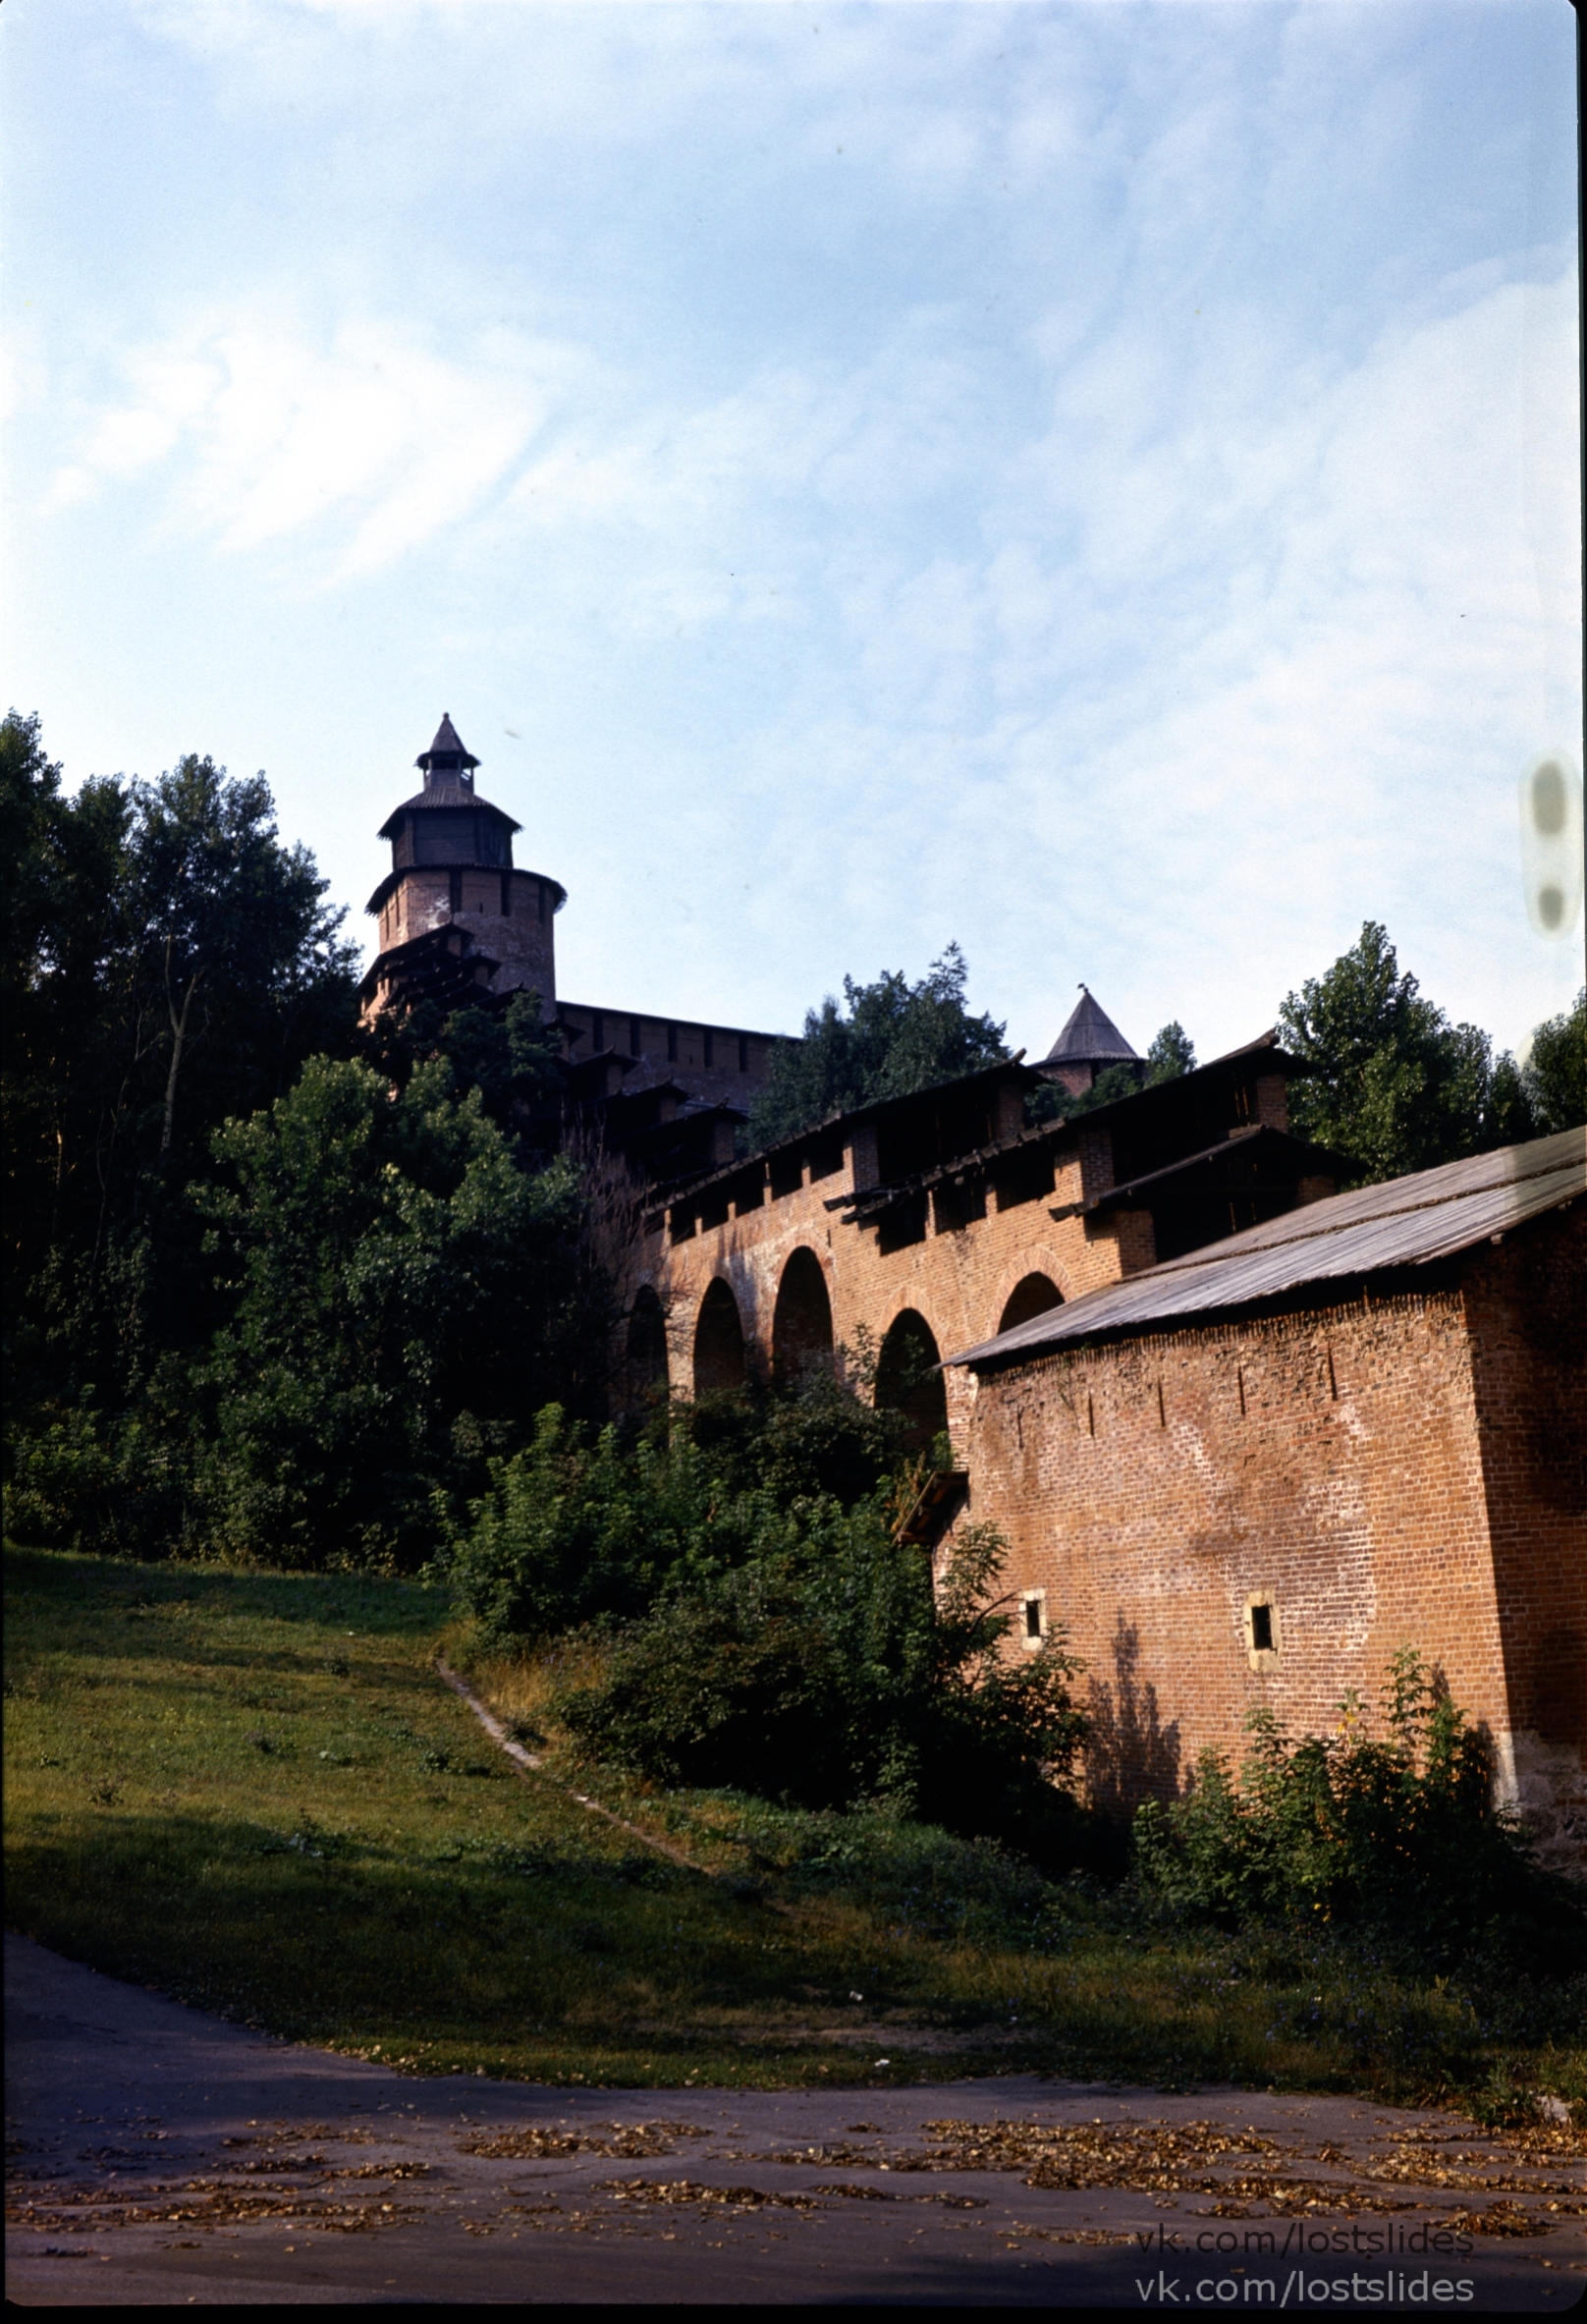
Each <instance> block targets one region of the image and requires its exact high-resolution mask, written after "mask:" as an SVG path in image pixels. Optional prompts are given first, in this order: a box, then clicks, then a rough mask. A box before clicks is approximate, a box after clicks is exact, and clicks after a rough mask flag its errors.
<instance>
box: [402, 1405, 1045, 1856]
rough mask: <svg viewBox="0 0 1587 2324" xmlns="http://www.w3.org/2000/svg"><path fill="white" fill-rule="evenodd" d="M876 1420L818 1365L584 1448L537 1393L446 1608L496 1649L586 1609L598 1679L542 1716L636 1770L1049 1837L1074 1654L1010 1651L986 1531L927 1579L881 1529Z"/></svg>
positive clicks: (885, 1513) (888, 1435)
mask: <svg viewBox="0 0 1587 2324" xmlns="http://www.w3.org/2000/svg"><path fill="white" fill-rule="evenodd" d="M894 1428H895V1424H894V1422H893V1421H892V1420H891V1419H890V1418H889V1417H888V1416H887V1415H886V1414H879V1413H876V1412H874V1411H871V1410H870V1408H868V1407H866V1406H863V1405H861V1404H860V1403H859V1402H858V1401H857V1399H855V1398H853V1397H851V1396H848V1395H847V1394H846V1393H845V1392H844V1391H842V1390H840V1389H838V1388H837V1387H835V1386H834V1385H833V1384H832V1383H830V1382H826V1383H823V1384H820V1385H818V1386H815V1387H813V1388H808V1389H805V1390H804V1391H802V1392H800V1393H797V1394H793V1393H781V1394H780V1393H777V1392H770V1391H761V1392H756V1393H750V1394H746V1395H743V1396H740V1397H737V1398H723V1399H719V1400H716V1401H714V1402H713V1403H711V1404H709V1405H705V1406H702V1407H699V1408H696V1409H694V1410H692V1411H689V1410H684V1411H680V1412H676V1413H675V1414H674V1415H672V1420H671V1426H670V1428H669V1429H667V1430H666V1431H665V1432H663V1431H662V1430H659V1429H658V1430H657V1431H655V1432H654V1433H652V1434H650V1435H648V1436H646V1437H644V1438H641V1439H640V1440H639V1441H638V1442H637V1443H627V1444H626V1443H625V1442H624V1441H623V1439H622V1437H621V1436H620V1434H619V1432H618V1431H617V1430H615V1429H608V1430H606V1431H605V1432H604V1433H603V1434H602V1435H601V1436H600V1437H599V1438H598V1440H597V1441H596V1442H595V1443H594V1444H593V1445H590V1444H588V1443H587V1442H582V1441H581V1440H580V1438H579V1436H578V1434H577V1432H576V1431H572V1430H570V1428H569V1427H568V1424H567V1422H566V1421H565V1419H564V1417H563V1415H562V1414H561V1413H560V1412H559V1411H555V1410H552V1411H548V1412H546V1413H543V1414H542V1415H541V1420H540V1423H539V1427H538V1430H537V1433H536V1437H535V1441H534V1443H533V1445H532V1446H531V1447H530V1448H529V1449H528V1450H527V1451H526V1452H524V1453H520V1454H519V1455H517V1456H515V1457H514V1458H513V1459H511V1460H507V1461H502V1462H498V1463H496V1464H495V1465H494V1466H493V1476H492V1488H491V1491H490V1492H489V1494H487V1495H486V1496H484V1497H483V1498H482V1499H481V1500H480V1501H479V1502H477V1503H476V1504H475V1505H474V1508H473V1511H472V1515H471V1522H470V1523H469V1525H468V1527H467V1528H466V1529H465V1530H463V1531H461V1532H460V1534H459V1535H458V1537H457V1538H456V1539H455V1540H454V1542H453V1543H452V1546H451V1548H450V1550H449V1552H448V1555H447V1557H446V1559H445V1561H444V1563H445V1567H446V1570H447V1572H448V1574H449V1576H450V1578H451V1580H452V1583H453V1587H454V1589H455V1591H456V1593H457V1597H458V1601H459V1605H460V1608H461V1610H462V1611H464V1612H465V1613H466V1614H468V1615H470V1616H472V1618H473V1620H474V1621H475V1623H476V1624H477V1625H478V1626H479V1633H480V1634H481V1636H482V1637H484V1638H486V1639H490V1640H496V1641H500V1640H502V1639H504V1638H507V1637H510V1636H518V1637H524V1636H530V1637H534V1636H539V1637H544V1636H548V1635H550V1634H551V1633H553V1632H556V1631H558V1630H560V1629H562V1628H564V1627H565V1626H567V1625H569V1624H571V1623H576V1622H581V1621H582V1622H589V1621H592V1620H599V1621H601V1622H603V1623H604V1625H605V1629H604V1632H603V1655H602V1675H601V1677H600V1679H599V1681H598V1682H597V1683H595V1684H584V1685H582V1686H579V1687H571V1688H565V1689H564V1691H563V1693H562V1695H561V1696H560V1698H559V1701H558V1704H557V1710H558V1714H559V1717H560V1719H561V1721H562V1723H563V1724H564V1726H565V1727H566V1729H567V1731H568V1732H569V1733H570V1734H571V1735H572V1736H573V1737H574V1738H575V1740H576V1742H577V1743H579V1744H581V1745H582V1746H583V1748H585V1749H586V1750H587V1751H589V1752H590V1753H592V1754H594V1755H597V1756H599V1757H601V1758H603V1759H605V1760H607V1761H609V1762H611V1763H613V1764H616V1765H619V1766H623V1767H626V1768H628V1769H629V1770H631V1771H632V1772H634V1773H636V1774H639V1775H642V1776H645V1777H648V1778H650V1779H652V1780H654V1781H656V1782H660V1783H666V1784H684V1785H695V1786H717V1785H733V1786H736V1787H738V1788H739V1789H744V1790H748V1791H752V1792H758V1793H761V1794H763V1795H764V1796H766V1797H768V1798H783V1799H788V1800H791V1801H794V1802H798V1803H800V1804H802V1805H805V1806H809V1807H834V1806H847V1805H848V1804H850V1803H851V1802H853V1801H855V1800H858V1799H869V1798H884V1799H886V1800H888V1801H890V1802H892V1803H893V1805H894V1807H895V1808H896V1809H897V1810H898V1811H899V1812H902V1813H909V1814H924V1815H927V1816H930V1817H932V1818H934V1819H937V1820H940V1821H942V1822H944V1823H946V1824H948V1825H949V1826H951V1827H952V1828H953V1829H955V1830H958V1831H962V1832H982V1833H994V1834H995V1833H999V1832H1004V1833H1012V1832H1014V1831H1016V1830H1017V1832H1018V1833H1019V1835H1020V1837H1021V1839H1022V1840H1023V1841H1024V1842H1025V1843H1026V1844H1028V1845H1032V1846H1036V1847H1042V1846H1048V1845H1051V1844H1053V1842H1054V1840H1055V1836H1056V1835H1058V1834H1059V1833H1060V1831H1061V1830H1062V1829H1063V1828H1064V1827H1065V1826H1066V1819H1067V1816H1069V1815H1071V1813H1072V1810H1071V1809H1069V1808H1067V1806H1066V1796H1065V1794H1064V1792H1063V1791H1062V1789H1061V1787H1062V1786H1063V1785H1064V1784H1065V1783H1066V1782H1067V1778H1068V1776H1069V1773H1070V1770H1071V1767H1072V1762H1073V1759H1074V1754H1075V1751H1076V1749H1077V1748H1078V1744H1079V1741H1080V1738H1081V1735H1082V1733H1083V1721H1082V1720H1081V1718H1080V1716H1079V1714H1078V1713H1077V1712H1076V1710H1075V1709H1074V1707H1073V1704H1072V1702H1071V1701H1070V1697H1069V1681H1070V1679H1071V1677H1072V1675H1073V1668H1074V1666H1073V1665H1072V1664H1071V1663H1070V1662H1069V1661H1068V1660H1067V1657H1066V1656H1065V1655H1064V1654H1063V1653H1062V1651H1061V1650H1060V1649H1059V1648H1058V1647H1057V1646H1056V1645H1053V1644H1050V1645H1049V1646H1048V1647H1047V1648H1045V1649H1044V1651H1043V1652H1042V1653H1041V1654H1039V1655H1032V1656H1026V1657H1022V1658H1021V1659H1020V1661H1019V1662H1017V1663H1010V1662H1009V1661H1008V1660H1006V1658H1005V1656H1004V1655H1003V1653H1002V1651H1001V1646H1002V1640H1003V1637H1004V1634H1005V1632H1006V1630H1007V1628H1008V1616H1007V1614H1006V1613H1004V1612H1003V1611H1002V1610H1001V1605H1000V1601H999V1597H998V1581H999V1574H1000V1570H1001V1566H1002V1559H1003V1549H1004V1545H1003V1543H1002V1541H1001V1539H1000V1538H999V1536H998V1535H997V1534H996V1533H994V1532H992V1531H991V1530H990V1529H989V1528H986V1527H978V1528H970V1529H968V1530H967V1531H966V1532H965V1533H964V1534H963V1535H962V1536H961V1537H960V1539H959V1542H958V1547H957V1549H956V1551H955V1552H954V1555H953V1557H952V1559H951V1561H950V1562H949V1564H948V1566H947V1569H946V1571H945V1572H944V1573H942V1574H941V1575H940V1576H939V1577H937V1579H936V1582H935V1585H934V1581H933V1575H932V1567H931V1561H930V1558H929V1557H928V1555H927V1553H926V1552H925V1551H924V1550H923V1549H921V1548H919V1547H917V1546H915V1545H913V1544H911V1543H909V1542H906V1541H903V1540H900V1539H898V1538H897V1537H896V1526H895V1524H894V1523H893V1522H892V1515H893V1508H894V1502H895V1499H896V1496H897V1493H898V1487H897V1486H896V1485H895V1484H893V1483H892V1481H891V1480H890V1478H889V1475H888V1468H889V1466H892V1465H895V1464H897V1463H898V1460H899V1451H898V1445H897V1442H896V1438H895V1433H894ZM905 1491H906V1488H905ZM1055 1786H1056V1787H1060V1788H1055Z"/></svg>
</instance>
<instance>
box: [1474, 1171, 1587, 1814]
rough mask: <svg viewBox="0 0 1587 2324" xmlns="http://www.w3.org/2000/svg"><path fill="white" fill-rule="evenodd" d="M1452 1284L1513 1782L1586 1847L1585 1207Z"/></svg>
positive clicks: (1551, 1220) (1528, 1232)
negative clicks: (1463, 1349)
mask: <svg viewBox="0 0 1587 2324" xmlns="http://www.w3.org/2000/svg"><path fill="white" fill-rule="evenodd" d="M1462 1290H1463V1296H1464V1300H1465V1312H1466V1319H1467V1325H1468V1329H1469V1333H1470V1341H1471V1351H1472V1370H1473V1378H1474V1383H1475V1392H1476V1409H1477V1422H1478V1442H1479V1445H1480V1448H1481V1458H1482V1472H1483V1486H1484V1490H1485V1493H1486V1496H1487V1504H1488V1522H1489V1530H1490V1538H1491V1541H1492V1551H1493V1562H1494V1572H1495V1577H1496V1583H1497V1600H1498V1605H1499V1617H1500V1635H1501V1641H1502V1648H1503V1653H1504V1660H1505V1684H1506V1687H1507V1688H1508V1693H1509V1704H1510V1728H1511V1738H1512V1740H1511V1743H1510V1745H1509V1750H1510V1753H1511V1755H1512V1762H1513V1764H1512V1769H1511V1779H1512V1783H1513V1788H1514V1790H1515V1792H1516V1794H1517V1795H1518V1796H1519V1797H1521V1798H1525V1799H1528V1800H1530V1801H1532V1802H1533V1803H1534V1804H1536V1805H1538V1806H1540V1807H1541V1806H1547V1807H1549V1808H1551V1809H1552V1810H1553V1813H1554V1818H1555V1821H1556V1823H1557V1824H1558V1825H1559V1826H1560V1836H1561V1841H1562V1840H1563V1838H1564V1837H1565V1835H1566V1833H1567V1831H1568V1833H1569V1834H1570V1835H1572V1836H1573V1837H1574V1839H1575V1841H1576V1843H1577V1844H1578V1846H1587V1784H1584V1782H1583V1777H1582V1762H1583V1759H1584V1758H1587V1206H1584V1205H1582V1204H1580V1203H1574V1204H1572V1205H1571V1207H1570V1208H1569V1209H1568V1210H1564V1211H1556V1212H1554V1213H1553V1214H1552V1215H1551V1216H1549V1217H1548V1218H1546V1219H1540V1220H1538V1221H1536V1222H1535V1223H1534V1224H1533V1225H1532V1226H1529V1227H1527V1228H1524V1229H1522V1230H1520V1231H1519V1232H1517V1233H1511V1234H1509V1235H1507V1236H1506V1237H1505V1240H1504V1242H1503V1244H1501V1245H1499V1246H1498V1247H1497V1248H1496V1247H1494V1246H1493V1245H1482V1246H1481V1247H1480V1248H1479V1250H1478V1251H1477V1252H1476V1253H1474V1254H1473V1257H1472V1259H1471V1261H1470V1262H1469V1263H1468V1265H1467V1268H1466V1270H1465V1274H1464V1282H1463V1285H1462Z"/></svg>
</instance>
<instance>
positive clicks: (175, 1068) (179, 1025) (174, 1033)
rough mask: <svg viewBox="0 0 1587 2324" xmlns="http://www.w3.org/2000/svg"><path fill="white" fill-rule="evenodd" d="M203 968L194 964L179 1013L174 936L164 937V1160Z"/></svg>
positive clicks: (162, 1140)
mask: <svg viewBox="0 0 1587 2324" xmlns="http://www.w3.org/2000/svg"><path fill="white" fill-rule="evenodd" d="M202 974H203V970H202V968H195V969H194V970H193V972H192V976H191V977H190V978H189V979H188V989H187V991H186V992H185V993H184V994H183V996H182V1013H181V1015H180V1016H179V1015H178V1014H177V1004H176V998H175V995H174V994H173V993H172V990H171V939H170V937H169V936H168V937H167V938H166V940H165V1005H166V1007H167V1009H168V1010H169V1011H170V1013H171V1071H170V1072H169V1073H168V1074H167V1076H166V1078H165V1121H164V1124H163V1125H162V1127H161V1130H160V1160H161V1162H162V1163H163V1162H164V1160H165V1157H166V1155H167V1154H168V1153H169V1152H170V1150H171V1124H172V1122H173V1120H174V1119H175V1117H176V1110H177V1076H178V1074H180V1073H181V1071H182V1048H183V1043H184V1042H185V1041H186V1040H187V1038H188V1011H189V1010H190V1009H191V1008H192V996H193V994H194V993H195V992H196V991H197V990H198V979H199V977H200V976H201V975H202Z"/></svg>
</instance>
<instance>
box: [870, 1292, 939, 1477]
mask: <svg viewBox="0 0 1587 2324" xmlns="http://www.w3.org/2000/svg"><path fill="white" fill-rule="evenodd" d="M937 1363H938V1348H937V1342H936V1338H935V1336H934V1334H933V1332H932V1329H931V1326H930V1324H929V1323H928V1322H927V1321H926V1319H925V1317H924V1316H923V1315H921V1314H918V1313H917V1312H916V1310H915V1309H914V1308H913V1307H905V1308H904V1310H903V1314H902V1315H896V1316H895V1317H894V1318H893V1321H892V1323H891V1324H890V1325H889V1326H888V1333H887V1338H886V1339H885V1340H884V1341H883V1342H882V1348H881V1354H880V1355H879V1356H878V1357H877V1359H876V1403H877V1408H878V1410H880V1411H895V1412H901V1413H902V1414H903V1420H904V1424H905V1427H906V1429H907V1432H908V1446H909V1450H910V1452H911V1453H928V1452H930V1450H931V1442H932V1439H933V1437H936V1436H944V1435H946V1434H947V1432H948V1390H947V1387H946V1385H945V1383H944V1380H943V1376H942V1373H941V1372H940V1371H939V1370H938V1369H937V1368H936V1367H937Z"/></svg>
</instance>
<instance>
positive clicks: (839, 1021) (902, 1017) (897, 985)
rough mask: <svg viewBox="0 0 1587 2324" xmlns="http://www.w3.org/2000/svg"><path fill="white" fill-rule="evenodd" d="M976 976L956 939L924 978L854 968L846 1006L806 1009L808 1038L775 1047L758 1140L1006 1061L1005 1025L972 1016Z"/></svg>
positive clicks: (756, 1110)
mask: <svg viewBox="0 0 1587 2324" xmlns="http://www.w3.org/2000/svg"><path fill="white" fill-rule="evenodd" d="M968 974H969V970H968V967H967V965H966V963H965V960H964V956H963V954H962V953H961V952H960V951H959V949H958V945H957V944H950V945H949V947H948V949H947V951H946V952H945V953H944V954H943V956H942V958H941V959H940V960H936V961H933V962H932V964H931V967H930V968H928V969H927V971H926V973H925V975H924V976H922V977H921V978H920V980H919V982H918V983H915V984H910V983H909V981H908V979H907V978H906V977H905V976H904V975H903V971H902V970H899V971H897V972H893V971H891V970H884V972H883V973H882V975H880V976H879V977H877V979H876V980H875V982H874V983H872V984H856V983H855V982H854V980H853V978H852V977H851V976H846V977H845V978H844V999H843V1006H842V1007H840V1006H839V1003H838V1001H837V1000H836V999H835V998H834V996H833V995H831V994H830V993H829V994H828V996H827V998H826V999H825V1000H824V1001H823V1002H822V1004H821V1006H820V1008H819V1009H812V1010H810V1011H809V1013H808V1014H807V1016H806V1017H805V1020H804V1033H803V1037H802V1039H800V1040H799V1041H797V1042H793V1041H789V1042H785V1043H783V1044H782V1045H781V1046H780V1047H779V1048H778V1049H777V1050H776V1051H775V1052H774V1053H773V1057H772V1065H771V1072H770V1074H769V1076H768V1078H767V1080H766V1083H765V1086H764V1087H763V1088H762V1090H761V1092H760V1094H759V1095H758V1097H757V1098H756V1099H755V1102H754V1105H753V1107H752V1108H751V1111H750V1124H749V1134H750V1137H751V1140H752V1142H753V1143H754V1144H755V1145H757V1146H768V1145H774V1144H775V1143H776V1142H777V1140H778V1139H779V1138H784V1137H792V1136H793V1134H794V1133H795V1132H797V1131H800V1130H807V1129H809V1128H810V1127H811V1126H812V1125H813V1124H814V1123H817V1122H823V1121H825V1120H826V1119H827V1117H828V1116H829V1115H831V1114H836V1113H851V1112H852V1111H853V1110H854V1109H855V1108H856V1107H858V1106H864V1105H871V1104H873V1103H874V1102H875V1101H876V1100H877V1099H879V1098H886V1097H903V1096H906V1095H907V1094H908V1093H909V1092H910V1091H911V1090H915V1089H929V1088H931V1087H932V1086H933V1085H934V1084H935V1083H937V1082H939V1081H952V1080H954V1079H957V1078H958V1076H959V1075H961V1074H973V1073H976V1072H978V1071H979V1070H980V1069H981V1067H983V1066H988V1065H996V1064H998V1063H1000V1061H1001V1060H1003V1059H1004V1058H1006V1057H1007V1056H1008V1054H1009V1052H1008V1050H1007V1049H1006V1048H1005V1046H1004V1041H1003V1034H1004V1027H1003V1026H1002V1025H1001V1024H994V1023H993V1022H992V1019H991V1018H990V1017H986V1016H982V1017H972V1016H971V1015H970V1014H969V1011H968V1010H967V1008H966V1007H965V1005H964V985H965V980H966V978H967V976H968Z"/></svg>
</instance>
